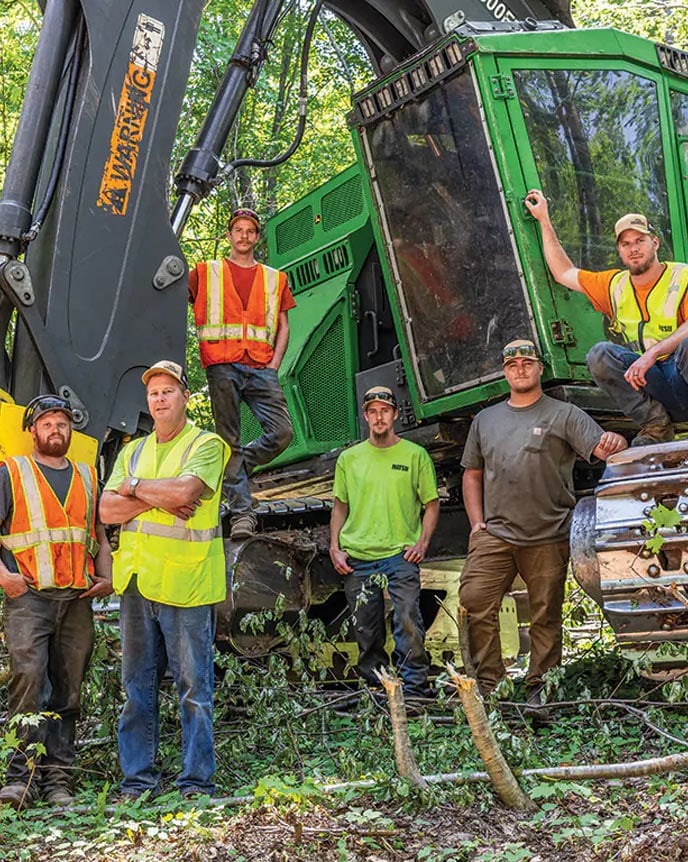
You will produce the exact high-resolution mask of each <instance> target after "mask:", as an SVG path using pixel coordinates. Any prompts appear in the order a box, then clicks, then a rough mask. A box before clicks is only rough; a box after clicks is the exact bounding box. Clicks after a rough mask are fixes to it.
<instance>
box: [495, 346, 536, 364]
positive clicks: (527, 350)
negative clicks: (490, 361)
mask: <svg viewBox="0 0 688 862" xmlns="http://www.w3.org/2000/svg"><path fill="white" fill-rule="evenodd" d="M517 357H521V358H523V359H537V360H538V362H539V361H540V357H539V355H538V352H537V350H536V349H535V347H534V345H532V344H521V345H520V346H518V347H505V348H504V350H502V359H504V360H507V359H516V358H517Z"/></svg>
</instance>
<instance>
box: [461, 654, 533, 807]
mask: <svg viewBox="0 0 688 862" xmlns="http://www.w3.org/2000/svg"><path fill="white" fill-rule="evenodd" d="M447 672H448V673H449V679H450V680H451V682H452V683H453V684H454V686H455V687H456V690H457V691H458V693H459V697H460V698H461V703H462V704H463V708H464V711H465V713H466V718H467V719H468V724H469V726H470V728H471V736H472V737H473V742H474V743H475V747H476V748H477V749H478V753H479V754H480V756H481V757H482V759H483V762H484V764H485V767H486V768H487V772H488V774H489V776H490V779H491V781H492V784H493V785H494V788H495V790H496V791H497V794H498V796H499V798H500V799H501V800H502V802H504V804H505V805H508V806H509V807H510V808H516V809H517V810H519V811H534V810H535V809H536V807H537V806H536V805H535V803H534V802H533V800H532V799H530V797H529V796H527V795H526V794H525V793H524V792H523V791H522V790H521V787H520V785H519V783H518V781H516V778H515V777H514V774H513V772H512V771H511V769H510V767H509V764H508V763H507V762H506V760H505V759H504V755H503V754H502V752H501V750H500V748H499V745H498V744H497V740H496V739H495V737H494V734H493V733H492V728H491V727H490V722H489V721H488V718H487V713H486V712H485V707H484V705H483V700H482V698H481V697H480V695H479V693H478V684H477V683H476V681H475V680H474V679H469V677H467V676H463V675H462V674H459V673H458V672H457V671H456V669H455V668H454V667H452V665H451V664H447Z"/></svg>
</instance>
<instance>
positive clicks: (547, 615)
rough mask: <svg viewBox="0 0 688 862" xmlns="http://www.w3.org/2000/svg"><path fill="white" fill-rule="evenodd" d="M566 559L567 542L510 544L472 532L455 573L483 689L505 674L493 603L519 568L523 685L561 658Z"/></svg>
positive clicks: (533, 685)
mask: <svg viewBox="0 0 688 862" xmlns="http://www.w3.org/2000/svg"><path fill="white" fill-rule="evenodd" d="M568 561H569V543H568V541H564V542H554V543H552V544H548V545H532V546H521V545H512V544H510V543H509V542H505V541H504V540H503V539H498V538H497V537H496V536H492V535H490V533H488V532H487V530H480V531H479V532H477V533H474V534H473V535H472V536H471V538H470V542H469V545H468V559H467V560H466V564H465V566H464V568H463V571H462V573H461V585H460V587H459V599H460V601H461V604H462V606H463V607H464V608H465V609H466V611H467V612H468V645H469V649H470V653H471V658H472V659H473V662H474V664H475V666H476V670H477V672H478V682H479V684H480V689H481V691H483V692H487V691H491V690H492V689H493V688H494V687H495V686H496V685H497V683H498V682H499V681H500V679H502V677H503V676H504V675H505V673H506V671H505V668H504V662H503V661H502V650H501V644H500V640H499V607H500V605H501V603H502V599H503V598H504V596H505V595H506V593H507V592H508V591H509V589H510V588H511V584H512V583H513V581H514V578H515V577H516V575H517V574H520V575H521V577H522V578H523V580H524V581H525V582H526V587H527V588H528V600H529V602H530V663H529V665H528V673H527V675H526V686H527V687H528V688H531V689H532V688H537V687H538V686H539V685H541V683H542V675H543V674H544V673H545V672H546V671H548V670H549V669H550V668H552V667H555V666H556V665H558V664H559V662H560V661H561V609H562V605H563V603H564V585H565V582H566V569H567V566H568Z"/></svg>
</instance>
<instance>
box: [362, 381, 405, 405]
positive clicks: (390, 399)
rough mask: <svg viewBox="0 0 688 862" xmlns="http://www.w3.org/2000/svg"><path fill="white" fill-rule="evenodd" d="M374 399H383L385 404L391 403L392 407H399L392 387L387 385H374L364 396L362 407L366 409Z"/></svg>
mask: <svg viewBox="0 0 688 862" xmlns="http://www.w3.org/2000/svg"><path fill="white" fill-rule="evenodd" d="M373 401H381V402H382V403H383V404H389V405H390V406H391V407H394V409H395V410H396V408H397V399H396V396H395V395H394V393H393V392H392V390H391V389H389V388H388V387H387V386H373V388H372V389H369V390H368V391H367V392H366V393H365V394H364V396H363V403H362V405H361V406H362V407H363V409H364V410H366V409H367V408H368V407H369V406H370V405H371V404H372V403H373Z"/></svg>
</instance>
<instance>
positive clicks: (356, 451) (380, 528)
mask: <svg viewBox="0 0 688 862" xmlns="http://www.w3.org/2000/svg"><path fill="white" fill-rule="evenodd" d="M363 413H364V416H365V419H366V422H367V423H368V427H369V436H368V439H367V440H364V441H363V442H362V443H358V444H357V445H356V446H352V447H351V448H350V449H346V450H345V451H344V452H342V454H341V455H340V456H339V458H338V460H337V467H336V470H335V477H334V508H333V509H332V519H331V521H330V535H331V539H330V557H331V558H332V563H333V564H334V567H335V569H336V570H337V571H338V572H339V574H340V575H342V576H343V577H344V591H345V593H346V598H347V601H348V603H349V608H350V610H351V613H352V617H353V621H354V632H355V635H356V642H357V643H358V651H359V658H358V667H359V670H360V672H361V675H362V676H363V678H364V679H365V680H366V681H367V682H368V683H370V684H371V685H378V681H377V679H376V677H375V673H374V671H375V670H376V669H378V668H380V667H385V666H386V665H388V664H389V657H388V656H387V653H386V652H385V616H384V596H383V590H384V588H385V587H386V588H387V590H388V592H389V596H390V598H391V600H392V607H393V609H394V625H393V632H392V633H393V636H394V645H395V649H394V656H393V658H394V663H395V665H396V667H397V668H398V670H399V673H400V674H401V678H402V681H403V687H404V693H405V694H406V695H407V696H409V695H410V696H415V697H425V696H428V694H429V690H428V659H427V655H426V653H425V643H424V642H425V627H424V625H423V618H422V616H421V612H420V570H419V567H418V564H419V563H421V562H422V560H423V558H424V557H425V554H426V551H427V549H428V545H429V544H430V539H431V538H432V534H433V533H434V532H435V527H436V526H437V519H438V517H439V511H440V506H439V499H438V496H437V481H436V479H435V469H434V467H433V464H432V460H431V459H430V456H429V455H428V453H427V452H426V451H425V449H423V448H422V447H421V446H417V445H416V444H415V443H411V442H409V441H408V440H402V439H401V438H400V437H398V436H397V435H396V434H395V433H394V421H395V419H396V418H397V416H398V415H399V413H398V411H397V402H396V398H395V397H394V393H393V392H392V390H391V389H387V387H386V386H375V387H373V388H372V389H369V390H368V391H367V392H366V393H365V395H364V396H363ZM423 506H424V507H425V512H424V514H423V516H422V519H421V509H422V507H423Z"/></svg>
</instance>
